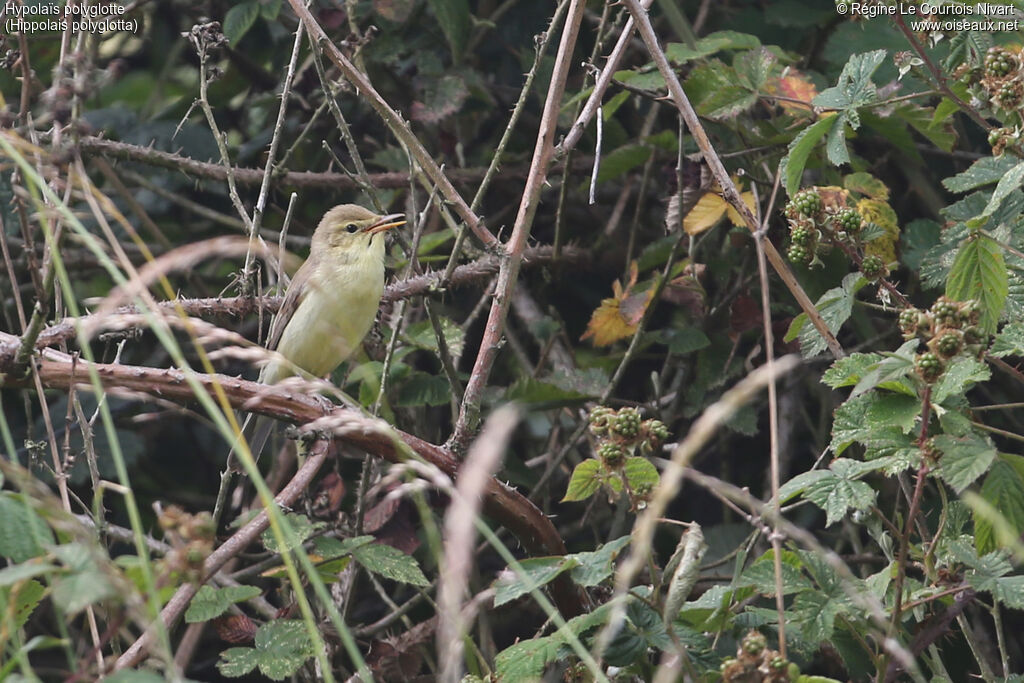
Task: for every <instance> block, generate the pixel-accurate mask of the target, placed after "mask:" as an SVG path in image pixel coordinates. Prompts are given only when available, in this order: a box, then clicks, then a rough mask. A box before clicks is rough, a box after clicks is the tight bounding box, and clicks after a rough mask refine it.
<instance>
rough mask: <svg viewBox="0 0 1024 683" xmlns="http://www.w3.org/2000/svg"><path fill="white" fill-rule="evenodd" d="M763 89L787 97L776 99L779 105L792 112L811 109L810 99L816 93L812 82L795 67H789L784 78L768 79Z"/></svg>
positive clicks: (816, 90)
mask: <svg viewBox="0 0 1024 683" xmlns="http://www.w3.org/2000/svg"><path fill="white" fill-rule="evenodd" d="M765 90H766V91H767V92H769V93H772V94H778V95H782V96H783V97H786V98H787V99H785V100H779V101H778V104H779V106H780V107H782V108H783V109H788V110H790V111H794V112H795V111H813V105H812V104H811V100H813V99H814V98H815V97H816V96H817V95H818V89H817V88H815V87H814V83H812V82H811V81H810V80H809V79H808V78H806V77H804V75H803V74H801V73H800V72H799V71H797V70H796V69H789V70H788V72H787V75H786V76H785V77H784V78H777V79H774V80H772V81H770V82H769V83H768V84H767V87H766V88H765ZM793 100H798V101H796V102H794V101H793Z"/></svg>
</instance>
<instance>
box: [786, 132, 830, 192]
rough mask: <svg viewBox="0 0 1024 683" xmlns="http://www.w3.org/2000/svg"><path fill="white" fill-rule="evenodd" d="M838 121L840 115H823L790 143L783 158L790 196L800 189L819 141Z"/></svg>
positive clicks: (787, 189)
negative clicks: (805, 168) (808, 163)
mask: <svg viewBox="0 0 1024 683" xmlns="http://www.w3.org/2000/svg"><path fill="white" fill-rule="evenodd" d="M837 121H839V117H838V116H837V115H836V114H831V115H826V116H823V117H821V118H820V119H819V120H818V121H816V122H815V123H813V124H811V125H810V126H807V127H806V128H804V129H803V130H802V131H800V134H799V135H797V136H796V137H795V138H793V141H792V142H790V143H789V148H788V150H787V151H786V157H785V158H784V159H783V160H782V168H783V177H784V178H785V181H786V192H787V193H788V194H789V196H791V197H792V196H793V195H795V194H796V192H797V190H799V189H800V183H801V180H802V178H803V175H804V167H806V166H807V159H808V157H810V155H811V152H812V151H813V150H814V148H815V147H816V146H817V144H818V142H819V141H820V140H821V139H822V138H823V137H825V135H827V134H828V132H829V131H830V130H832V127H833V126H835V125H836V122H837Z"/></svg>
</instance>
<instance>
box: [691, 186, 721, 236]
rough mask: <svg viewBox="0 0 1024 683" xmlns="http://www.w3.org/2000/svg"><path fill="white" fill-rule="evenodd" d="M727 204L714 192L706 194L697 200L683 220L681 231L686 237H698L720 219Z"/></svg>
mask: <svg viewBox="0 0 1024 683" xmlns="http://www.w3.org/2000/svg"><path fill="white" fill-rule="evenodd" d="M726 208H728V204H726V203H725V200H724V199H722V198H721V197H720V196H718V195H717V194H715V193H714V192H707V193H705V194H704V196H703V197H701V198H700V199H699V200H697V203H696V204H694V205H693V208H692V209H690V212H689V213H688V214H686V218H684V219H683V230H685V231H686V234H687V235H699V234H701V233H702V232H704V231H705V230H707V229H709V228H711V227H713V226H714V225H715V223H717V222H718V221H720V220H721V219H722V216H724V215H725V210H726Z"/></svg>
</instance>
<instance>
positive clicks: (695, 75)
mask: <svg viewBox="0 0 1024 683" xmlns="http://www.w3.org/2000/svg"><path fill="white" fill-rule="evenodd" d="M683 87H684V89H685V90H686V95H687V97H689V98H690V100H691V101H692V102H693V106H694V108H695V109H696V110H697V113H698V114H700V115H701V116H706V117H708V118H710V119H715V120H719V119H728V118H732V117H734V116H736V115H737V114H739V113H740V112H742V111H744V110H746V109H749V108H750V107H752V106H754V104H755V103H756V102H757V93H756V92H753V91H751V90H750V89H748V88H745V87H743V86H742V85H740V84H739V77H738V76H737V75H736V71H735V69H733V68H731V67H729V66H727V65H726V64H723V63H722V62H720V61H718V60H717V59H714V60H711V61H709V62H707V63H706V64H701V65H700V66H698V67H696V68H695V69H694V70H693V71H691V72H690V75H689V76H688V77H687V79H686V82H685V83H684V86H683Z"/></svg>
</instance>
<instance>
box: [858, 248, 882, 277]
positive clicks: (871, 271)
mask: <svg viewBox="0 0 1024 683" xmlns="http://www.w3.org/2000/svg"><path fill="white" fill-rule="evenodd" d="M885 271H886V268H885V261H883V260H882V259H881V257H879V256H875V255H873V254H872V255H870V256H865V257H864V260H863V261H861V263H860V272H861V273H863V274H864V277H866V278H867V279H869V280H877V279H878V278H880V277H882V276H883V275H885Z"/></svg>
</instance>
